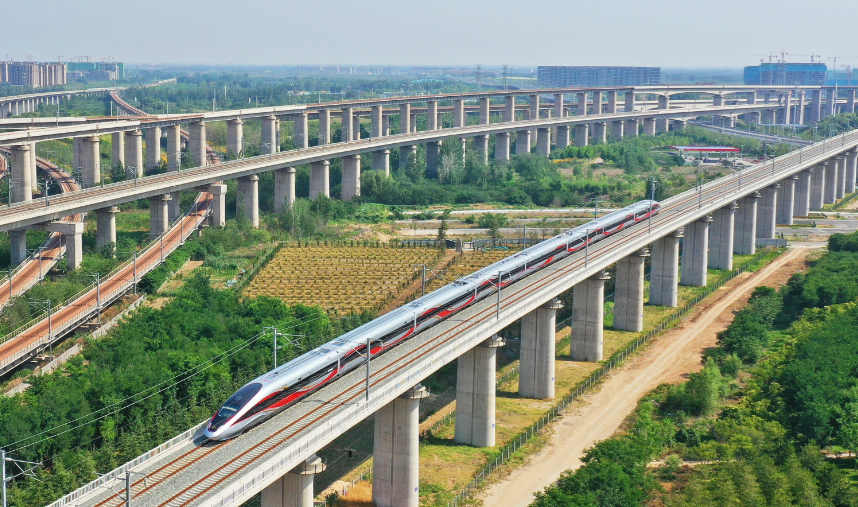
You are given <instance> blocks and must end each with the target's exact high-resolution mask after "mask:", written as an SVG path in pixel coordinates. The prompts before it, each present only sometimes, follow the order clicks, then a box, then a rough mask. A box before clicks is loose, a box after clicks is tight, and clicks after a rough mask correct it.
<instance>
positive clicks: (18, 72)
mask: <svg viewBox="0 0 858 507" xmlns="http://www.w3.org/2000/svg"><path fill="white" fill-rule="evenodd" d="M66 82H67V72H66V65H65V64H64V63H39V62H0V83H10V84H12V85H16V86H32V87H33V88H40V87H42V86H55V85H64V84H66Z"/></svg>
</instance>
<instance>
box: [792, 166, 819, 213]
mask: <svg viewBox="0 0 858 507" xmlns="http://www.w3.org/2000/svg"><path fill="white" fill-rule="evenodd" d="M813 170H814V168H813V167H811V168H810V169H805V170H804V171H802V172H800V173H798V180H796V185H795V204H794V209H793V215H794V216H797V217H806V216H807V215H809V214H810V187H811V180H812V179H813Z"/></svg>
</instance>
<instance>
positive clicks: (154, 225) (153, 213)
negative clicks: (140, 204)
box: [149, 194, 172, 239]
mask: <svg viewBox="0 0 858 507" xmlns="http://www.w3.org/2000/svg"><path fill="white" fill-rule="evenodd" d="M171 199H172V197H171V196H170V194H163V195H158V196H155V197H150V198H149V238H150V239H155V238H157V237H158V236H160V235H161V234H164V233H165V232H166V231H167V229H169V228H170V219H169V215H168V212H167V203H168V202H170V200H171Z"/></svg>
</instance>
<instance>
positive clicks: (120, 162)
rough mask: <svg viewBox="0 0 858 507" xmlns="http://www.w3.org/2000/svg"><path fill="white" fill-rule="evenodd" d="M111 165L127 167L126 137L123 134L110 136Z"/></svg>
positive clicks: (117, 133) (118, 133)
mask: <svg viewBox="0 0 858 507" xmlns="http://www.w3.org/2000/svg"><path fill="white" fill-rule="evenodd" d="M110 165H112V166H113V167H119V166H122V167H125V135H124V134H123V133H122V132H114V133H113V134H111V135H110Z"/></svg>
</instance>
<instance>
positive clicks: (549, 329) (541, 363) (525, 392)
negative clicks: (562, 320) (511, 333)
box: [518, 298, 563, 400]
mask: <svg viewBox="0 0 858 507" xmlns="http://www.w3.org/2000/svg"><path fill="white" fill-rule="evenodd" d="M560 308H563V305H562V304H561V303H560V300H559V299H557V298H555V299H552V300H551V301H549V302H548V303H546V304H544V305H542V306H540V307H539V308H537V309H536V310H533V311H532V312H530V313H528V314H527V315H525V316H524V317H523V318H522V319H521V360H520V364H519V374H518V377H519V380H518V395H519V396H522V397H524V398H536V399H539V400H548V399H552V398H554V379H555V375H554V354H555V350H556V340H555V329H556V320H557V319H556V317H557V310H558V309H560Z"/></svg>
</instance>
